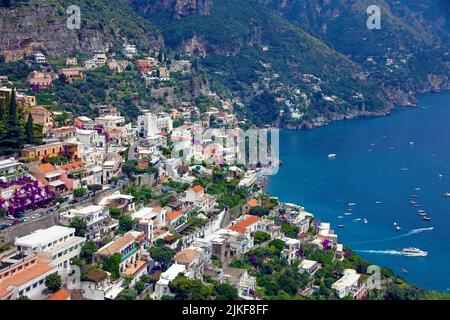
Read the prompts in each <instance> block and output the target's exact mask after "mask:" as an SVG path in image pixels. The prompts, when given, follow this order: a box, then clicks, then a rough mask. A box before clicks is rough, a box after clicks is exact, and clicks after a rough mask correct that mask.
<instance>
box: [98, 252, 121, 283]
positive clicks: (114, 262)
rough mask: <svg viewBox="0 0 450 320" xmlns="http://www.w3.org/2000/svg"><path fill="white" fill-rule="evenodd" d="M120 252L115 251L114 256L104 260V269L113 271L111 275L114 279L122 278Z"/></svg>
mask: <svg viewBox="0 0 450 320" xmlns="http://www.w3.org/2000/svg"><path fill="white" fill-rule="evenodd" d="M121 259H122V258H121V256H120V253H115V254H113V255H112V256H110V257H108V258H107V259H105V260H104V261H103V267H102V268H103V270H105V271H108V272H109V273H111V277H112V278H113V279H119V278H120V262H121Z"/></svg>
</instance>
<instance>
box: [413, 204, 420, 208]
mask: <svg viewBox="0 0 450 320" xmlns="http://www.w3.org/2000/svg"><path fill="white" fill-rule="evenodd" d="M413 206H414V207H416V208H420V207H421V206H422V205H421V204H418V203H415V204H413Z"/></svg>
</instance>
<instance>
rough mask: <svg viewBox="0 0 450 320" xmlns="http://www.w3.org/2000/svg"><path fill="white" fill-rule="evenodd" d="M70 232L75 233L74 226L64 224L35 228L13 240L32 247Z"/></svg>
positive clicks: (16, 243) (17, 243)
mask: <svg viewBox="0 0 450 320" xmlns="http://www.w3.org/2000/svg"><path fill="white" fill-rule="evenodd" d="M71 233H75V229H74V228H69V227H64V226H53V227H50V228H48V229H40V230H36V231H35V232H33V233H32V234H29V235H27V236H25V237H22V238H17V239H16V241H15V245H16V246H17V245H20V246H26V247H34V246H38V245H40V244H43V243H47V242H52V241H55V240H58V239H60V238H62V237H64V236H67V235H69V234H71Z"/></svg>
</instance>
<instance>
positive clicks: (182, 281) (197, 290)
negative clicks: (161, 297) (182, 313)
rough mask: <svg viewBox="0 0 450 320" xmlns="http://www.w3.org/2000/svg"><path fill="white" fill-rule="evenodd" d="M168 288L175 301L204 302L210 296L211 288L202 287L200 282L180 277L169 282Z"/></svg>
mask: <svg viewBox="0 0 450 320" xmlns="http://www.w3.org/2000/svg"><path fill="white" fill-rule="evenodd" d="M169 288H170V291H171V292H172V293H173V294H174V295H175V300H205V299H207V298H209V295H210V294H211V287H209V286H206V285H204V284H203V283H202V281H201V280H199V279H195V280H189V279H188V278H186V277H185V276H182V275H179V276H177V277H176V278H175V279H174V280H173V281H171V282H170V283H169Z"/></svg>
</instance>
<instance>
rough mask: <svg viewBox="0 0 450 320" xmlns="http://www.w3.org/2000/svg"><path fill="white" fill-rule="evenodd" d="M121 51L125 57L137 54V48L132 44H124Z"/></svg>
mask: <svg viewBox="0 0 450 320" xmlns="http://www.w3.org/2000/svg"><path fill="white" fill-rule="evenodd" d="M123 53H124V55H125V56H126V57H127V58H132V57H133V56H135V55H136V54H137V49H136V46H135V45H134V44H124V45H123Z"/></svg>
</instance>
